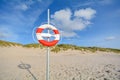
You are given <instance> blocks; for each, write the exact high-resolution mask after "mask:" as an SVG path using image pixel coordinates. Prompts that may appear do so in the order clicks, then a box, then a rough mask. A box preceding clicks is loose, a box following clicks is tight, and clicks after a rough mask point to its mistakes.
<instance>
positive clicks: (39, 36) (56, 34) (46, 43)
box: [36, 24, 60, 47]
mask: <svg viewBox="0 0 120 80" xmlns="http://www.w3.org/2000/svg"><path fill="white" fill-rule="evenodd" d="M45 29H50V30H52V31H53V32H54V35H51V34H49V33H42V31H43V30H45ZM51 36H54V37H55V38H54V40H53V41H47V40H44V38H43V37H51ZM36 37H37V39H38V41H39V43H41V44H42V45H44V46H48V47H50V46H54V45H56V44H57V43H58V41H59V39H60V34H59V31H58V30H57V28H55V27H54V26H52V25H49V24H44V25H41V26H39V27H38V28H37V30H36Z"/></svg>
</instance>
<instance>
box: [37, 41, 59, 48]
mask: <svg viewBox="0 0 120 80" xmlns="http://www.w3.org/2000/svg"><path fill="white" fill-rule="evenodd" d="M38 41H39V42H40V43H42V44H43V45H44V46H48V47H50V46H54V45H55V44H57V43H58V41H59V40H53V41H50V42H48V41H45V40H38Z"/></svg>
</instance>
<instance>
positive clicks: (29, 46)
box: [23, 44, 44, 49]
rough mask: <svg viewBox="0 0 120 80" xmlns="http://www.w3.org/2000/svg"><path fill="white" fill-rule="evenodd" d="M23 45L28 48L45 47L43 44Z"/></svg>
mask: <svg viewBox="0 0 120 80" xmlns="http://www.w3.org/2000/svg"><path fill="white" fill-rule="evenodd" d="M23 47H26V48H41V49H42V48H44V46H42V45H41V44H26V45H23Z"/></svg>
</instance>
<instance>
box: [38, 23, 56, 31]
mask: <svg viewBox="0 0 120 80" xmlns="http://www.w3.org/2000/svg"><path fill="white" fill-rule="evenodd" d="M39 28H43V29H46V28H48V29H52V30H57V28H55V27H54V26H52V25H48V24H44V25H42V26H39Z"/></svg>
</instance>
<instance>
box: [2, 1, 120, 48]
mask: <svg viewBox="0 0 120 80" xmlns="http://www.w3.org/2000/svg"><path fill="white" fill-rule="evenodd" d="M119 4H120V1H119V0H74V1H73V0H0V40H6V41H11V42H18V43H22V44H29V43H38V42H37V40H36V37H35V34H34V33H35V29H36V28H37V27H38V26H40V25H42V24H44V23H47V9H50V15H51V18H50V20H51V24H54V25H55V26H56V27H57V28H58V29H59V30H60V32H61V40H60V41H59V44H64V43H65V44H74V45H78V46H87V47H88V46H97V47H107V48H118V49H120V5H119Z"/></svg>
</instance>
